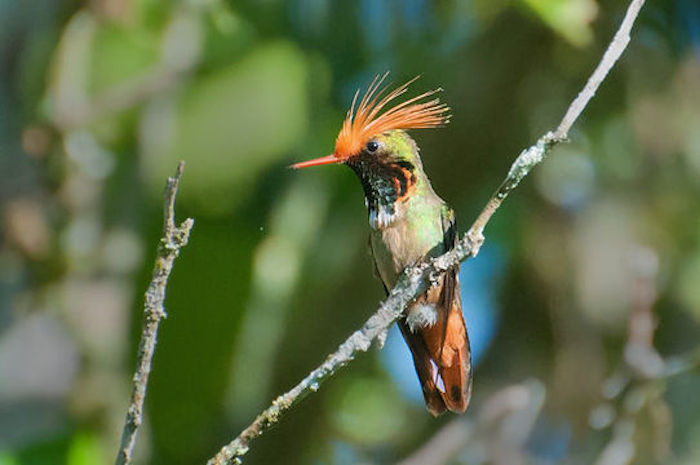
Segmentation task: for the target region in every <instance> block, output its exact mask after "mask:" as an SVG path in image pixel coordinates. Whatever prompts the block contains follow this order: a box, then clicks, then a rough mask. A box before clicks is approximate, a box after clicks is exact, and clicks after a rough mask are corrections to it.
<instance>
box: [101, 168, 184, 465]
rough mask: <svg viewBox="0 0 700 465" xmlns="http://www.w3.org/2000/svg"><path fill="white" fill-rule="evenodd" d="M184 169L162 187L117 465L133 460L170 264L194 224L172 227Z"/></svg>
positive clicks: (164, 315) (171, 265)
mask: <svg viewBox="0 0 700 465" xmlns="http://www.w3.org/2000/svg"><path fill="white" fill-rule="evenodd" d="M184 167H185V163H184V162H182V161H181V162H180V163H179V164H178V166H177V171H176V172H175V176H173V177H171V178H168V183H167V184H166V186H165V194H164V206H163V210H164V212H163V215H164V218H163V237H162V238H161V239H160V244H159V245H158V251H157V253H156V261H155V267H154V269H153V278H152V279H151V283H150V284H149V285H148V289H147V290H146V295H145V302H144V306H143V328H142V331H141V342H140V343H139V349H138V353H137V356H136V371H135V373H134V378H133V381H134V388H133V390H132V392H131V400H130V403H129V408H128V409H127V412H126V421H125V423H124V429H123V431H122V439H121V444H120V446H119V453H118V454H117V460H116V462H115V463H116V464H117V465H128V464H130V463H131V461H132V459H133V452H134V445H135V444H136V434H137V433H138V429H139V426H141V423H143V402H144V400H145V398H146V387H147V385H148V375H149V374H150V372H151V361H152V359H153V353H154V352H155V349H156V338H157V335H158V326H159V325H160V322H161V320H162V319H163V318H165V317H166V316H167V315H166V313H165V306H164V303H165V289H166V287H167V285H168V278H169V277H170V272H171V271H172V269H173V263H174V261H175V258H177V256H178V254H179V253H180V248H182V247H184V246H185V245H187V240H188V239H189V237H190V231H191V230H192V225H193V224H194V220H192V218H188V219H186V220H185V221H183V222H182V224H181V225H180V226H177V225H176V224H175V196H176V195H177V188H178V184H179V183H180V177H181V176H182V171H183V169H184Z"/></svg>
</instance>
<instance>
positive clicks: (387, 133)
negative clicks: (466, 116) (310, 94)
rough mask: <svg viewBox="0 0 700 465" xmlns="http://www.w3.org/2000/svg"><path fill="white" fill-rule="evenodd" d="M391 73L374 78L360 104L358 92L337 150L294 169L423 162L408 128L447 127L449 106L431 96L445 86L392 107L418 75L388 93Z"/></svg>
mask: <svg viewBox="0 0 700 465" xmlns="http://www.w3.org/2000/svg"><path fill="white" fill-rule="evenodd" d="M387 75H388V73H386V74H384V75H383V76H377V77H376V78H375V79H374V80H373V81H372V83H371V84H370V86H369V87H368V88H367V91H366V92H365V94H364V96H363V97H362V99H361V100H360V102H359V104H358V102H357V100H358V97H359V90H358V91H357V92H356V93H355V98H354V99H353V101H352V105H351V106H350V110H348V113H347V117H346V118H345V121H343V126H342V128H341V129H340V132H339V133H338V137H337V138H336V140H335V150H334V151H333V153H331V154H330V155H327V156H325V157H320V158H316V159H313V160H308V161H303V162H300V163H296V164H294V165H292V168H296V169H299V168H308V167H311V166H319V165H327V164H331V163H342V164H347V165H349V166H351V167H352V168H353V169H355V171H358V170H363V169H370V168H371V167H375V168H376V167H377V165H384V166H389V165H395V164H397V163H398V164H399V166H400V165H401V164H402V163H404V164H407V163H410V164H412V165H420V159H419V158H418V153H417V150H416V149H415V144H414V143H413V141H412V140H411V138H410V137H408V136H407V135H406V134H405V132H404V130H406V129H419V128H435V127H440V126H443V125H444V124H446V123H447V122H448V121H449V115H448V111H449V108H448V107H447V105H445V104H443V103H440V100H439V99H437V98H433V99H428V97H431V96H433V95H435V94H436V93H438V92H440V91H441V89H435V90H431V91H428V92H424V93H422V94H420V95H418V96H416V97H412V98H410V99H407V100H404V101H402V102H399V103H396V104H395V105H394V106H391V107H389V104H390V103H393V102H394V101H395V100H396V99H397V98H398V97H400V96H401V95H403V94H404V93H405V92H406V91H407V89H408V86H409V85H410V84H411V83H413V82H414V81H415V80H416V79H418V78H417V77H416V78H413V79H411V80H410V81H408V82H407V83H405V84H403V85H401V86H399V87H397V88H396V89H394V90H392V91H391V92H388V93H387V89H388V86H384V87H381V86H382V83H383V82H384V80H385V79H386V77H387ZM356 105H357V109H356V108H355V106H356Z"/></svg>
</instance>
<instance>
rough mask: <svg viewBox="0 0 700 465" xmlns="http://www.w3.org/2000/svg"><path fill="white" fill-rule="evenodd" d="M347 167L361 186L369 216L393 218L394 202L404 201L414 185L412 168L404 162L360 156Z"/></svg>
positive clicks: (353, 159)
mask: <svg viewBox="0 0 700 465" xmlns="http://www.w3.org/2000/svg"><path fill="white" fill-rule="evenodd" d="M346 164H347V165H348V166H349V167H350V168H352V170H353V171H354V172H355V174H356V175H357V177H358V178H359V179H360V182H361V183H362V189H363V190H364V193H365V200H366V202H367V208H368V210H369V213H370V217H371V216H372V211H374V212H375V214H376V213H377V212H379V211H382V212H384V213H385V214H387V215H393V214H394V213H395V212H396V202H397V201H402V200H405V199H406V198H407V196H408V194H409V193H410V192H411V190H412V188H413V187H414V185H415V183H416V175H415V166H413V164H412V163H411V162H408V161H405V160H401V161H385V160H380V159H379V158H378V157H376V156H374V155H365V154H361V155H359V156H357V157H353V158H350V159H349V160H348V161H347V162H346Z"/></svg>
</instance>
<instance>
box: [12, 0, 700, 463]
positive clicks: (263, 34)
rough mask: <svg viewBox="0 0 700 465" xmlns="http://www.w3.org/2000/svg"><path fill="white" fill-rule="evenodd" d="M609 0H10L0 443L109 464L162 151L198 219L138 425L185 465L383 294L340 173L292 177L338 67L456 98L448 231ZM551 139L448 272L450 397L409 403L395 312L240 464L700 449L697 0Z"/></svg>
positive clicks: (581, 61)
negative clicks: (461, 358)
mask: <svg viewBox="0 0 700 465" xmlns="http://www.w3.org/2000/svg"><path fill="white" fill-rule="evenodd" d="M626 5H627V2H626V1H622V0H511V1H509V0H441V1H435V2H431V1H428V0H401V1H400V0H360V1H357V2H341V1H335V2H333V1H330V0H288V1H282V0H265V1H239V2H233V1H224V0H181V1H176V0H172V1H166V0H91V1H77V0H0V222H1V223H0V226H1V228H0V464H1V465H25V464H26V465H29V464H32V465H33V464H69V465H100V464H107V463H112V461H113V458H114V456H115V451H116V447H117V442H118V439H119V435H120V430H121V426H122V422H123V417H124V414H125V408H126V403H127V399H128V395H129V389H130V384H129V382H130V378H131V372H132V370H133V365H134V356H135V352H136V349H135V348H136V344H137V342H138V334H139V328H140V321H141V308H142V307H141V306H142V295H143V291H144V290H145V287H146V285H147V282H148V279H149V276H150V272H151V269H152V263H153V262H152V259H153V256H154V251H155V247H156V245H157V241H158V238H159V235H160V225H161V218H162V214H161V193H162V189H163V186H164V184H165V180H166V177H167V176H168V175H169V174H171V173H172V172H173V171H174V169H175V166H176V163H177V161H178V160H180V159H183V160H185V161H186V162H187V166H186V170H185V174H184V177H183V180H182V184H181V190H180V193H179V197H178V216H179V218H180V219H184V218H185V217H186V216H192V217H194V218H195V220H196V222H195V227H194V230H193V232H192V237H191V241H190V244H189V245H188V246H187V247H186V248H185V249H184V250H183V252H182V254H181V257H180V258H179V259H178V260H177V262H176V264H175V269H174V273H173V276H172V278H171V280H170V284H169V287H168V294H167V310H168V313H169V317H168V319H167V320H166V321H165V322H164V323H163V325H162V327H161V333H160V335H159V345H158V348H157V352H156V356H155V363H154V367H153V372H152V376H151V383H150V386H149V391H148V398H147V402H146V407H147V418H146V424H145V426H144V428H143V429H142V431H141V434H140V437H139V442H138V446H137V456H138V460H137V462H138V463H144V464H145V463H149V464H154V465H158V464H181V463H182V464H193V463H203V462H204V461H205V460H206V459H207V458H208V457H210V456H212V455H213V454H214V453H215V452H216V451H217V450H218V448H219V447H220V446H221V445H222V444H223V443H225V442H227V441H228V440H230V439H231V438H232V437H233V436H234V435H235V434H237V433H238V431H239V430H240V429H241V428H242V427H244V426H245V425H247V424H248V423H249V422H250V421H251V420H252V419H253V418H254V416H255V415H256V412H258V411H259V410H260V409H261V408H263V407H264V406H266V405H267V404H268V403H269V401H270V400H271V399H272V398H273V397H274V396H276V395H277V394H279V393H281V392H282V391H284V390H286V389H288V388H289V387H291V386H292V385H293V384H294V383H296V382H297V381H298V380H299V379H301V377H303V376H304V375H305V374H306V373H307V372H308V371H310V370H311V369H312V368H313V367H314V366H316V365H317V364H318V363H320V362H321V361H322V360H323V359H324V358H325V356H326V354H328V353H329V352H330V351H332V350H333V349H335V348H336V347H337V345H338V344H339V343H340V342H341V341H342V340H343V339H344V338H345V337H346V336H347V335H349V334H350V333H351V332H352V331H353V330H354V329H356V328H358V327H359V326H360V325H361V323H362V322H363V321H364V320H365V319H366V318H367V317H368V316H369V315H370V314H371V313H372V312H373V311H374V310H375V307H376V306H377V304H378V303H379V302H380V300H381V299H382V297H383V291H382V288H381V285H380V284H379V282H378V281H377V280H376V279H375V278H374V277H373V273H372V264H371V260H370V258H369V255H368V252H367V250H366V239H367V233H368V225H367V220H366V212H365V210H364V206H363V201H362V191H361V188H360V185H359V183H358V182H357V180H356V179H355V177H354V175H353V174H352V173H351V172H350V170H347V169H345V168H343V167H328V168H323V169H321V168H319V169H313V170H308V171H303V172H293V171H290V170H289V169H287V166H288V164H289V163H291V162H293V161H300V160H305V159H308V158H312V157H317V156H322V155H326V154H327V153H330V151H331V150H332V148H333V143H334V138H335V136H336V134H337V131H338V130H339V128H340V124H341V121H342V119H343V117H344V113H345V111H346V109H347V107H348V106H349V103H350V101H351V98H352V94H353V93H354V91H355V89H357V88H358V87H365V86H366V85H367V84H368V83H369V82H370V81H371V79H372V77H373V76H374V75H375V74H377V73H382V72H384V71H386V70H390V71H391V73H392V74H391V80H392V81H393V82H394V83H401V82H404V81H405V80H407V79H409V78H411V77H413V76H415V75H417V74H421V75H422V78H421V79H420V80H419V81H418V82H417V83H415V84H414V86H413V92H415V93H418V92H420V91H423V90H427V89H431V88H434V87H437V86H441V87H443V88H444V89H445V91H444V93H443V96H442V98H443V99H444V100H445V101H446V102H447V103H448V104H449V105H450V106H451V107H452V113H453V118H452V121H451V123H450V124H449V125H448V126H447V127H446V128H444V129H440V130H425V131H415V132H414V137H415V138H416V139H417V141H418V143H419V145H420V147H421V148H422V156H423V161H424V164H425V166H426V169H427V172H428V173H429V175H430V177H431V179H432V181H433V185H434V186H435V188H436V190H437V191H438V192H439V193H440V195H441V196H442V197H443V198H444V199H446V200H447V201H448V202H449V203H450V204H451V205H452V206H453V207H454V209H455V210H456V213H457V218H458V219H459V221H460V225H461V229H462V231H463V230H464V229H465V228H466V227H467V225H468V224H470V222H471V220H472V219H473V218H475V217H476V215H477V213H478V211H479V209H480V208H481V206H483V204H484V203H485V201H486V199H487V198H488V196H489V195H490V193H491V192H492V191H493V189H495V187H496V186H497V184H498V183H499V182H500V180H501V179H502V177H503V176H504V175H505V173H506V171H507V169H508V167H509V166H510V163H511V161H512V160H513V159H514V157H515V156H516V155H517V153H519V151H520V150H521V149H523V148H525V147H527V146H529V145H530V144H531V143H532V142H534V141H535V140H536V138H537V137H539V136H540V135H541V134H542V133H543V132H545V131H546V130H549V129H551V128H554V127H555V126H556V125H557V124H558V122H559V119H560V118H561V116H562V115H563V113H564V111H565V109H566V107H567V106H568V104H569V102H570V101H571V99H572V98H573V97H574V96H575V95H576V94H577V92H578V91H579V90H580V88H581V87H582V85H583V83H584V82H585V79H586V78H587V77H588V75H589V74H590V72H591V71H592V69H593V68H594V67H595V65H596V64H597V62H598V60H599V59H600V57H601V55H602V52H603V50H604V48H605V47H606V46H607V43H608V41H609V40H610V38H611V37H612V35H613V33H614V31H615V30H616V28H617V26H618V24H619V22H620V20H621V19H622V15H623V14H624V11H625V8H626ZM571 139H572V140H571V143H570V144H568V145H565V146H560V147H559V148H557V149H556V150H555V152H554V153H553V155H552V157H551V158H550V159H549V160H547V161H546V162H545V163H544V164H543V165H542V166H540V167H538V168H537V169H536V171H535V172H534V173H533V175H532V176H530V177H529V178H528V179H526V180H525V182H524V183H523V185H522V186H521V187H520V188H519V189H518V190H517V191H516V192H515V193H514V195H513V196H512V198H510V199H509V200H508V202H507V203H506V204H505V205H504V207H503V208H502V209H501V210H500V211H499V212H498V213H497V215H496V217H495V218H494V220H493V222H492V223H491V224H490V225H489V227H488V228H487V231H486V234H487V242H486V244H485V246H484V248H483V249H482V252H481V253H480V255H479V257H478V258H477V259H476V260H472V261H469V262H467V263H466V264H465V265H464V266H463V267H462V271H461V279H462V288H463V289H462V290H463V300H464V307H465V314H466V319H467V323H468V326H469V332H470V336H471V339H472V344H473V348H474V355H475V361H476V363H477V367H476V372H475V378H474V379H475V384H474V397H473V401H472V406H471V407H470V410H469V412H468V413H467V414H466V415H465V416H464V417H462V418H457V417H455V416H450V415H446V416H443V417H441V418H439V419H433V418H432V417H430V415H429V414H428V413H427V411H426V410H425V409H424V407H423V405H422V398H421V394H420V390H419V386H418V382H417V380H416V378H415V374H414V373H413V366H412V363H411V361H410V356H409V354H408V350H407V349H406V347H405V346H404V345H403V343H402V341H401V340H400V337H398V336H397V333H396V331H392V333H391V334H390V336H389V340H388V342H387V346H386V347H385V348H384V349H383V350H381V351H379V350H374V349H373V350H371V351H370V353H369V354H367V355H363V356H361V357H360V358H358V359H357V360H356V361H355V362H354V363H353V364H352V365H351V366H350V367H348V368H346V369H344V370H342V371H341V372H340V373H339V374H337V375H336V376H335V377H334V378H333V379H332V380H330V381H329V382H327V383H326V384H325V385H324V386H323V388H322V389H321V390H320V391H319V392H318V393H316V394H314V395H313V396H310V397H309V398H307V399H306V400H305V401H304V402H303V403H302V404H301V405H299V406H298V407H296V408H294V409H293V410H292V411H291V412H290V413H289V414H288V415H287V416H286V417H285V418H284V419H283V421H282V422H281V423H280V424H279V425H278V426H277V427H275V428H274V429H273V430H272V431H270V432H269V433H267V434H266V435H265V436H264V437H262V438H261V439H259V440H257V441H255V442H254V444H253V448H252V450H251V452H250V453H249V455H248V456H247V459H246V463H251V464H278V463H279V464H356V463H363V464H373V463H395V462H398V461H400V460H404V459H406V458H408V459H409V460H407V461H406V462H404V463H416V464H419V463H424V464H430V463H433V464H438V463H458V464H479V463H497V464H520V463H523V464H525V463H535V464H554V463H557V464H559V463H561V464H583V463H598V464H601V465H608V464H610V465H615V464H626V463H640V464H646V463H661V464H669V463H677V464H688V465H690V464H697V463H700V396H699V395H698V393H700V373H698V369H697V363H696V361H697V359H696V361H695V362H693V363H694V364H693V363H691V364H690V365H687V366H685V365H678V367H680V368H679V371H680V373H678V374H676V375H675V376H667V372H666V370H667V369H668V368H669V365H667V364H664V363H663V362H662V359H666V358H668V357H674V356H681V357H687V356H686V355H683V354H687V353H688V351H692V350H694V349H695V348H696V347H697V346H698V344H699V341H700V201H699V200H700V3H698V2H697V1H696V0H659V1H650V2H648V4H647V5H646V6H645V8H644V9H643V10H642V13H641V15H640V17H639V20H638V23H637V25H636V26H635V30H634V34H633V39H632V42H631V44H630V46H629V48H628V50H627V51H626V52H625V55H624V56H623V58H622V60H621V61H620V63H618V65H617V66H616V67H615V68H614V69H613V71H612V73H611V75H610V76H609V78H608V79H607V81H606V82H605V83H604V84H603V86H602V88H601V89H600V91H599V92H598V95H597V96H596V97H595V98H594V100H593V101H592V102H591V104H590V105H589V107H588V108H587V109H586V111H585V113H584V114H583V116H582V118H581V119H580V120H579V122H578V123H577V124H576V126H575V130H574V131H573V132H572V133H571ZM652 341H653V345H652ZM684 360H685V359H684ZM691 362H692V360H691ZM672 366H675V365H671V367H672ZM416 450H419V451H420V453H423V455H420V456H419V455H412V454H416V452H415V451H416ZM410 460H413V461H412V462H411V461H410Z"/></svg>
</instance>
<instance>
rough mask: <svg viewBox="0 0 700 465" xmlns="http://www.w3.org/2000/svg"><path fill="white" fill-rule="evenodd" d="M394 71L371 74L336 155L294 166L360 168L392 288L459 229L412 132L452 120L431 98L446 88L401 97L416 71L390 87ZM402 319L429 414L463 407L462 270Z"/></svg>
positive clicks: (379, 260)
mask: <svg viewBox="0 0 700 465" xmlns="http://www.w3.org/2000/svg"><path fill="white" fill-rule="evenodd" d="M387 74H388V73H387ZM387 74H384V75H383V76H381V77H380V76H377V77H376V78H375V79H374V80H373V81H372V83H371V84H370V86H369V87H368V89H367V91H366V93H365V94H364V96H363V97H362V99H361V100H360V101H359V104H358V101H357V100H358V97H359V90H358V92H357V93H355V98H354V99H353V102H352V105H351V106H350V110H349V111H348V113H347V117H346V118H345V121H343V126H342V128H341V129H340V133H339V134H338V137H337V139H336V142H335V151H334V152H333V153H332V154H330V155H327V156H325V157H321V158H317V159H315V160H309V161H305V162H301V163H296V164H294V165H292V167H293V168H307V167H311V166H319V165H326V164H330V163H340V164H344V165H347V166H349V167H350V168H351V169H352V170H353V171H354V172H355V174H356V175H357V177H358V178H359V179H360V182H361V183H362V187H363V189H364V194H365V204H366V206H367V210H368V213H369V225H370V228H371V233H370V238H369V245H370V249H371V252H372V256H373V258H374V263H375V267H376V271H377V274H378V275H379V277H380V279H381V280H382V283H383V284H384V289H385V290H386V291H387V292H388V291H389V290H390V289H391V288H393V287H394V285H395V284H396V281H397V279H398V276H399V275H400V273H401V272H402V271H403V269H404V268H406V267H408V266H411V265H414V264H416V263H418V262H420V261H421V260H423V259H425V258H427V257H434V256H439V255H442V254H443V253H445V252H447V251H448V250H450V249H452V248H453V247H454V245H455V243H456V241H457V232H456V226H455V217H454V212H453V211H452V209H451V208H450V207H449V206H447V204H446V203H445V202H444V201H443V200H442V199H441V198H440V197H439V196H438V195H437V194H436V193H435V191H434V190H433V187H432V186H431V184H430V180H429V179H428V177H427V176H426V174H425V171H424V170H423V163H422V162H421V158H420V156H419V154H418V151H419V149H418V146H417V145H416V143H415V142H414V140H413V139H412V138H411V137H410V136H409V135H408V134H407V133H406V132H405V131H406V130H408V129H418V128H436V127H441V126H443V125H444V124H445V123H447V122H448V121H449V115H448V111H449V108H448V107H447V106H446V105H445V104H443V103H440V101H439V99H437V98H430V97H433V96H434V95H435V94H436V93H437V92H439V91H440V90H441V89H436V90H432V91H429V92H425V93H422V94H420V95H418V96H416V97H413V98H409V99H406V100H403V101H399V100H397V99H398V98H399V97H400V96H402V95H403V94H404V93H405V92H406V91H407V89H408V86H409V85H410V84H411V83H413V82H414V81H415V80H416V79H417V78H414V79H412V80H411V81H409V82H407V83H406V84H404V85H402V86H399V87H397V88H395V89H394V90H392V91H391V92H388V88H387V87H388V86H384V87H382V83H383V82H384V81H385V79H386V77H387ZM390 104H392V105H393V106H389V105H390ZM356 105H357V108H356ZM398 325H399V328H400V329H401V334H402V335H403V337H404V340H405V341H406V343H407V344H408V347H409V348H410V349H411V353H412V354H413V361H414V364H415V367H416V372H417V374H418V378H419V379H420V382H421V385H422V388H423V395H424V397H425V403H426V406H427V408H428V410H429V411H430V413H432V414H433V415H436V416H437V415H439V414H441V413H443V412H444V411H445V410H451V411H453V412H457V413H462V412H464V411H465V410H466V408H467V404H468V403H469V398H470V395H471V384H472V367H471V352H470V348H469V339H468V336H467V329H466V325H465V323H464V317H463V316H462V302H461V298H460V293H459V281H458V278H457V270H455V269H452V270H449V271H447V272H446V273H444V274H443V275H442V276H441V278H440V279H439V280H438V282H437V283H435V284H434V285H433V286H431V287H430V288H429V289H428V290H427V291H426V292H425V293H424V294H422V295H420V296H419V297H418V298H417V299H415V301H413V302H412V303H411V304H409V306H408V307H407V310H406V314H405V316H404V317H403V318H402V319H401V320H399V322H398Z"/></svg>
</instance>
